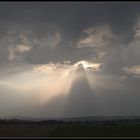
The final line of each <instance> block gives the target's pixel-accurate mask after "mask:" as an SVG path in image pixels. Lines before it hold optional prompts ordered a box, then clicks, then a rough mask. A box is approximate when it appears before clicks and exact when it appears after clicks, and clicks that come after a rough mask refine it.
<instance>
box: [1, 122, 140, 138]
mask: <svg viewBox="0 0 140 140" xmlns="http://www.w3.org/2000/svg"><path fill="white" fill-rule="evenodd" d="M0 137H140V124H115V125H111V124H110V125H101V124H100V125H94V124H63V125H62V124H61V125H59V124H56V125H0Z"/></svg>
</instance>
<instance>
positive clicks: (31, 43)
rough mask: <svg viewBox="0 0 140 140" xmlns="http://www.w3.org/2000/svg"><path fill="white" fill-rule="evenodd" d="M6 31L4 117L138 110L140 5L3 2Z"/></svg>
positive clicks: (1, 40)
mask: <svg viewBox="0 0 140 140" xmlns="http://www.w3.org/2000/svg"><path fill="white" fill-rule="evenodd" d="M0 30H1V32H0V71H1V72H0V91H1V93H0V116H9V115H24V116H32V117H47V116H50V117H57V116H75V115H76V116H81V115H83V116H84V115H140V111H139V96H140V95H139V91H140V88H139V84H138V83H139V82H140V79H139V75H140V62H139V60H140V47H139V46H140V4H139V3H121V2H120V3H119V2H118V3H102V2H98V3H97V2H96V3H94V2H85V3H74V2H68V3H63V2H60V3H53V2H52V3H51V2H48V3H47V2H44V3H43V2H38V3H26V2H24V3H22V2H21V3H18V2H15V3H10V2H9V3H4V2H3V3H0ZM80 63H82V64H83V67H84V69H85V71H86V78H84V80H82V78H81V80H79V82H77V81H76V79H75V77H77V76H76V75H75V70H76V69H77V67H78V64H80ZM85 79H86V80H85ZM80 81H81V82H80ZM82 81H83V82H82ZM87 81H88V82H87ZM85 85H87V86H85ZM77 87H78V88H77ZM81 87H84V88H81ZM86 91H88V92H89V93H90V94H92V96H93V104H90V105H89V104H87V102H88V97H87V101H83V99H82V95H83V96H84V92H86ZM77 92H78V93H79V94H80V93H81V94H80V95H79V94H77ZM74 93H75V94H74ZM89 96H90V95H89ZM85 98H86V97H85ZM73 99H74V105H75V106H77V109H76V110H75V106H73V105H72V103H73V102H72V100H73ZM79 99H80V101H79ZM83 102H84V103H85V102H86V103H85V108H89V109H86V112H82V109H81V108H83V106H81V107H80V106H79V104H83ZM78 106H79V108H78ZM93 106H94V107H93ZM77 110H81V111H79V112H77ZM83 110H84V109H83ZM75 112H77V113H76V114H75Z"/></svg>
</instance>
